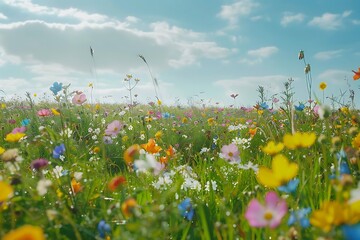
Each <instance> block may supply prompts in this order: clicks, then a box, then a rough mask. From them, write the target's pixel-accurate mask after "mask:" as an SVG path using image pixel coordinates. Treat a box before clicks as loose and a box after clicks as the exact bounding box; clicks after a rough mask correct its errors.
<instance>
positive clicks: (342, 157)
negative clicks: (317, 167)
mask: <svg viewBox="0 0 360 240" xmlns="http://www.w3.org/2000/svg"><path fill="white" fill-rule="evenodd" d="M336 158H337V159H338V171H339V175H340V177H341V175H343V174H351V171H350V167H349V164H348V161H347V156H346V153H345V151H344V150H340V152H338V153H337V154H336ZM335 178H336V173H335V171H334V170H333V171H332V174H331V175H330V179H335Z"/></svg>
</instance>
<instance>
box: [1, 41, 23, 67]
mask: <svg viewBox="0 0 360 240" xmlns="http://www.w3.org/2000/svg"><path fill="white" fill-rule="evenodd" d="M6 63H11V64H20V63H21V59H20V57H17V56H14V55H10V54H8V53H6V51H5V49H4V48H2V47H1V46H0V67H1V66H2V65H4V64H6Z"/></svg>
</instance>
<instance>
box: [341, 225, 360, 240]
mask: <svg viewBox="0 0 360 240" xmlns="http://www.w3.org/2000/svg"><path fill="white" fill-rule="evenodd" d="M341 230H342V232H343V234H344V236H345V239H346V240H352V239H360V223H358V224H354V225H343V226H342V227H341Z"/></svg>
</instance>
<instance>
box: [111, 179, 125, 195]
mask: <svg viewBox="0 0 360 240" xmlns="http://www.w3.org/2000/svg"><path fill="white" fill-rule="evenodd" d="M125 183H126V178H125V177H124V176H116V177H114V178H112V179H111V180H110V182H109V184H108V188H109V189H110V191H115V190H116V188H117V187H119V186H121V185H123V184H125Z"/></svg>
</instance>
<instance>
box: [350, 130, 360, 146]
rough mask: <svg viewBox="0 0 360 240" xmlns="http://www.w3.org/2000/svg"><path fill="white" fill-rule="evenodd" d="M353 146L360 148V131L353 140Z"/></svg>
mask: <svg viewBox="0 0 360 240" xmlns="http://www.w3.org/2000/svg"><path fill="white" fill-rule="evenodd" d="M351 144H352V146H353V148H356V149H360V133H358V134H357V135H356V137H354V139H353V140H352V142H351Z"/></svg>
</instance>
